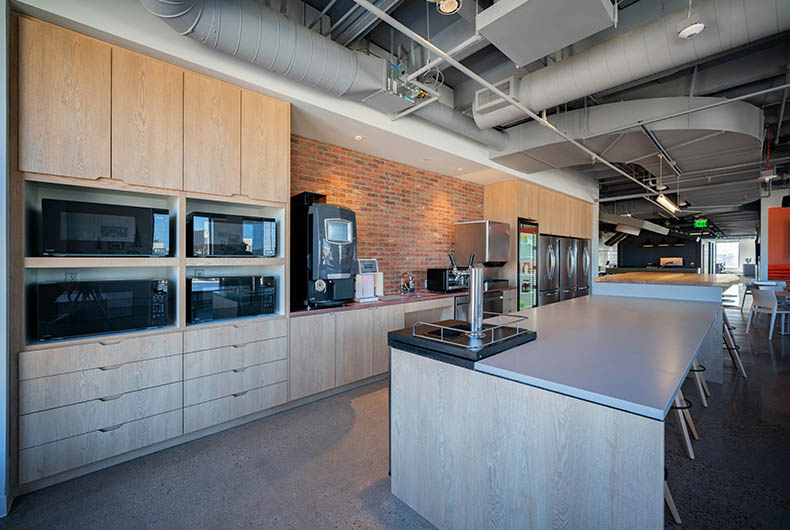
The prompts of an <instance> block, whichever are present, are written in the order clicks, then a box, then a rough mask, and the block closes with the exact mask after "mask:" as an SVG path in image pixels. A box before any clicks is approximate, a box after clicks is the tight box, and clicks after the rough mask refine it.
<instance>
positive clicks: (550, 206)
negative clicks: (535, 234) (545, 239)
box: [538, 188, 556, 234]
mask: <svg viewBox="0 0 790 530" xmlns="http://www.w3.org/2000/svg"><path fill="white" fill-rule="evenodd" d="M555 195H556V194H555V193H554V192H553V191H551V190H548V189H546V188H540V189H539V191H538V211H539V212H540V217H539V218H538V223H539V224H540V227H539V228H540V231H541V233H544V234H556V227H555V225H554V219H555V213H554V208H555V206H556V205H555V204H554V196H555Z"/></svg>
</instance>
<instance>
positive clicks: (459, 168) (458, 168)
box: [455, 167, 464, 171]
mask: <svg viewBox="0 0 790 530" xmlns="http://www.w3.org/2000/svg"><path fill="white" fill-rule="evenodd" d="M455 169H457V170H458V171H463V170H464V168H462V167H457V168H455Z"/></svg>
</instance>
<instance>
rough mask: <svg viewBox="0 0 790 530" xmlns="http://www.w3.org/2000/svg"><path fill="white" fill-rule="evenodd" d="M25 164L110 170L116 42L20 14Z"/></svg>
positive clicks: (93, 173)
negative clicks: (112, 55)
mask: <svg viewBox="0 0 790 530" xmlns="http://www.w3.org/2000/svg"><path fill="white" fill-rule="evenodd" d="M18 20H19V169H20V170H21V171H29V172H32V173H45V174H48V175H64V176H69V177H82V178H88V179H96V178H101V177H109V176H110V67H111V60H110V46H109V45H107V44H104V43H102V42H99V41H97V40H94V39H91V38H88V37H83V36H82V35H79V34H77V33H74V32H72V31H69V30H66V29H63V28H60V27H58V26H53V25H52V24H47V23H45V22H41V21H39V20H33V19H30V18H25V17H20V18H19V19H18Z"/></svg>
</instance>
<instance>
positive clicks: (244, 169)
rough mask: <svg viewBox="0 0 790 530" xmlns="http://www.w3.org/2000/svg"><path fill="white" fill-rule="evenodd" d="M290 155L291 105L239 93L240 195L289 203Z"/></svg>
mask: <svg viewBox="0 0 790 530" xmlns="http://www.w3.org/2000/svg"><path fill="white" fill-rule="evenodd" d="M290 152H291V109H290V105H289V104H288V103H285V102H283V101H277V100H276V99H272V98H269V97H266V96H263V95H261V94H258V93H256V92H250V91H249V90H242V91H241V193H242V195H246V196H248V197H251V198H254V199H264V200H269V201H278V202H286V201H288V197H289V193H288V190H289V189H290V177H291V173H290V169H291V168H290V159H291V156H290Z"/></svg>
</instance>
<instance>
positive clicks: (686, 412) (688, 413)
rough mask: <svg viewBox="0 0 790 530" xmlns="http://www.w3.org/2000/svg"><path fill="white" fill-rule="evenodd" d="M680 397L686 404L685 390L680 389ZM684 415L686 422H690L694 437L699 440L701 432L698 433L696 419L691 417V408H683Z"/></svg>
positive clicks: (690, 429)
mask: <svg viewBox="0 0 790 530" xmlns="http://www.w3.org/2000/svg"><path fill="white" fill-rule="evenodd" d="M678 397H679V398H680V402H681V403H683V404H684V405H685V404H686V400H685V398H684V397H683V391H681V390H678ZM682 412H683V417H684V418H685V419H686V423H687V424H688V427H689V431H690V432H691V436H693V437H694V439H695V440H699V434H697V427H696V426H695V425H694V420H693V419H691V411H690V410H689V409H686V408H684V409H683V411H682Z"/></svg>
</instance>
